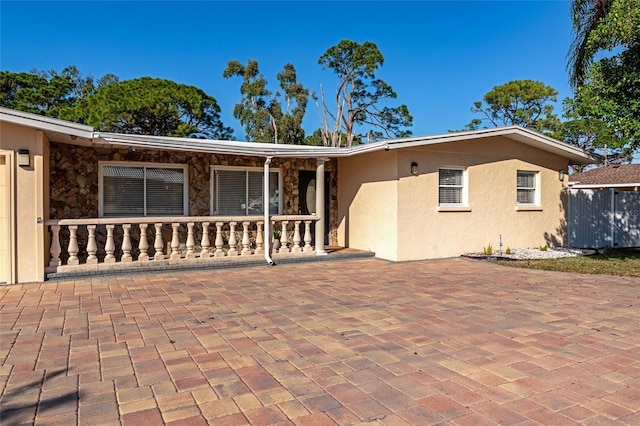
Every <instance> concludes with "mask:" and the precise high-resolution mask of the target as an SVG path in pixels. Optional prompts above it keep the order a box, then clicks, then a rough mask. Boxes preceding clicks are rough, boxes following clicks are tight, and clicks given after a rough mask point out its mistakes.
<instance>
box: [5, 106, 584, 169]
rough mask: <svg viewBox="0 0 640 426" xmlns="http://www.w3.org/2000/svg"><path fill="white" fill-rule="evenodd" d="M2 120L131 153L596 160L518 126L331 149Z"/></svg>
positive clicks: (27, 117)
mask: <svg viewBox="0 0 640 426" xmlns="http://www.w3.org/2000/svg"><path fill="white" fill-rule="evenodd" d="M0 121H5V122H9V123H14V124H20V125H23V126H27V127H31V128H36V129H40V130H42V131H44V132H45V134H46V135H47V137H48V138H49V140H51V141H54V142H61V143H69V144H74V145H84V146H95V147H109V146H111V147H123V148H132V149H134V148H148V149H159V150H177V151H191V152H204V153H212V154H229V155H244V156H252V157H295V158H338V157H350V156H354V155H359V154H364V153H367V152H373V151H382V150H387V151H388V150H393V149H403V148H412V147H419V146H427V145H433V144H441V143H451V142H458V141H464V140H483V139H487V138H490V137H496V136H502V137H505V138H508V139H511V140H513V141H516V142H519V143H522V144H525V145H530V146H533V147H535V148H538V149H541V150H543V151H547V152H551V153H553V154H556V155H559V156H562V157H565V158H567V159H568V160H569V163H570V164H590V163H594V162H595V160H594V158H593V157H592V156H591V155H589V154H588V153H587V152H585V151H584V150H582V149H580V148H577V147H575V146H572V145H569V144H567V143H564V142H560V141H558V140H555V139H553V138H550V137H548V136H544V135H541V134H539V133H536V132H533V131H531V130H529V129H525V128H522V127H518V126H510V127H497V128H493V129H482V130H474V131H469V132H456V133H445V134H441V135H434V136H419V137H411V138H401V139H389V140H384V141H380V142H373V143H368V144H363V145H356V146H353V147H351V148H332V147H324V146H306V145H284V144H272V143H258V142H241V141H226V140H225V141H221V140H208V139H194V138H175V137H168V136H146V135H130V134H120V133H108V132H96V131H94V129H93V128H92V127H90V126H85V125H81V124H76V123H71V122H68V121H64V120H58V119H55V118H50V117H44V116H41V115H37V114H30V113H26V112H22V111H16V110H12V109H8V108H1V107H0Z"/></svg>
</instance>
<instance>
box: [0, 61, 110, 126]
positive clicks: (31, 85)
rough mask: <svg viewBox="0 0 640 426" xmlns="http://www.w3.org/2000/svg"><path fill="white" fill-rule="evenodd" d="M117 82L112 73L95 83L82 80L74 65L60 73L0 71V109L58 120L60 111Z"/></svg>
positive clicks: (84, 78) (92, 79)
mask: <svg viewBox="0 0 640 426" xmlns="http://www.w3.org/2000/svg"><path fill="white" fill-rule="evenodd" d="M117 81H118V78H117V77H116V76H115V75H113V74H107V75H105V76H103V77H102V78H100V79H98V80H96V79H94V78H93V77H92V76H91V75H89V76H86V77H84V76H83V75H82V74H81V73H80V71H78V69H77V68H76V67H75V66H69V67H66V68H65V69H63V70H62V71H61V72H59V73H58V72H57V71H54V70H51V71H36V70H33V71H31V72H28V73H27V72H19V73H16V72H10V71H0V106H3V107H6V108H11V109H16V110H19V111H24V112H30V113H33V114H41V115H47V116H50V117H58V116H59V114H60V110H61V109H64V108H68V107H72V106H74V105H75V104H76V102H77V101H78V99H82V98H83V97H85V96H88V95H90V94H92V93H93V92H95V91H96V90H97V89H98V88H99V87H102V86H104V85H107V84H110V83H114V82H117Z"/></svg>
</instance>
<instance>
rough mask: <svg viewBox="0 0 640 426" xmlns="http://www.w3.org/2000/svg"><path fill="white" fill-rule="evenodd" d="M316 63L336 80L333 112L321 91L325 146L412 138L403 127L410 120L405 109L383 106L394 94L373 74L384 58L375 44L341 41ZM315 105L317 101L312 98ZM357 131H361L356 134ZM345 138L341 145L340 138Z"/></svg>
mask: <svg viewBox="0 0 640 426" xmlns="http://www.w3.org/2000/svg"><path fill="white" fill-rule="evenodd" d="M318 63H319V64H320V65H321V66H322V68H323V69H325V70H326V69H330V70H332V71H333V72H334V73H335V74H336V76H337V77H338V85H337V89H336V93H335V107H336V110H335V112H331V111H330V110H329V108H328V106H327V102H326V99H325V96H324V89H322V88H321V90H320V94H321V99H320V101H321V103H322V106H320V105H318V109H319V110H320V111H321V112H320V114H321V118H320V120H321V122H322V128H321V134H322V139H323V142H324V145H326V146H341V145H343V144H345V145H346V146H351V145H352V144H353V142H354V140H355V139H356V138H360V139H363V140H366V139H369V140H370V139H378V138H382V137H384V136H386V137H404V136H409V135H411V132H410V131H409V130H407V129H405V128H406V127H409V126H411V124H412V121H413V117H411V115H410V114H409V109H408V108H407V106H406V105H400V106H398V107H389V106H383V103H385V102H386V101H388V100H389V99H395V98H396V97H397V94H396V93H395V92H394V91H393V89H392V88H391V86H390V85H388V84H387V83H385V82H384V81H383V80H381V79H378V78H376V76H375V71H376V70H377V69H378V68H379V67H381V66H382V64H383V63H384V57H383V56H382V54H381V53H380V51H379V50H378V47H377V46H376V44H375V43H371V42H368V41H367V42H364V43H362V44H359V43H357V42H354V41H351V40H342V41H341V42H340V43H338V44H337V45H335V46H333V47H330V48H329V49H327V51H326V52H325V53H324V54H323V55H322V56H321V57H320V59H319V60H318ZM314 99H315V100H316V102H318V98H317V97H315V96H314ZM358 127H360V128H362V129H361V130H360V131H358ZM342 134H344V135H345V140H344V142H343V140H342V137H341V135H342Z"/></svg>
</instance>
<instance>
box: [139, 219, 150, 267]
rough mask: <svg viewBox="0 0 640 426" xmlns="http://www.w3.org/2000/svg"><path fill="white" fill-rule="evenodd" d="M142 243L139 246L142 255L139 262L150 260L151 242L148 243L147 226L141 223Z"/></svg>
mask: <svg viewBox="0 0 640 426" xmlns="http://www.w3.org/2000/svg"><path fill="white" fill-rule="evenodd" d="M139 226H140V243H139V244H138V249H139V250H140V254H139V255H138V260H149V252H148V250H149V241H147V224H146V223H141V224H140V225H139Z"/></svg>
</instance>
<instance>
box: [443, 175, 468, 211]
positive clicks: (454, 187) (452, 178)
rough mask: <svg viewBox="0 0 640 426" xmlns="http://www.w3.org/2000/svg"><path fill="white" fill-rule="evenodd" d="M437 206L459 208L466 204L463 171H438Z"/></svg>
mask: <svg viewBox="0 0 640 426" xmlns="http://www.w3.org/2000/svg"><path fill="white" fill-rule="evenodd" d="M438 189H439V192H438V204H439V205H441V206H461V205H465V204H466V194H465V191H464V170H463V169H440V173H439V178H438Z"/></svg>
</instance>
